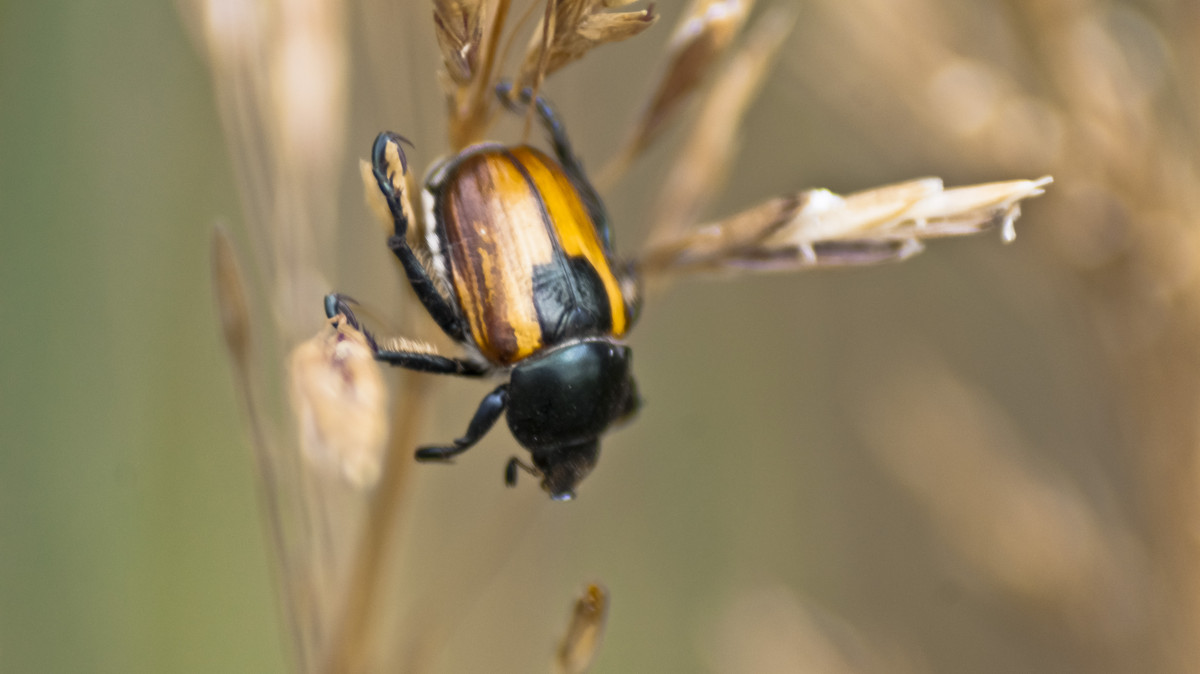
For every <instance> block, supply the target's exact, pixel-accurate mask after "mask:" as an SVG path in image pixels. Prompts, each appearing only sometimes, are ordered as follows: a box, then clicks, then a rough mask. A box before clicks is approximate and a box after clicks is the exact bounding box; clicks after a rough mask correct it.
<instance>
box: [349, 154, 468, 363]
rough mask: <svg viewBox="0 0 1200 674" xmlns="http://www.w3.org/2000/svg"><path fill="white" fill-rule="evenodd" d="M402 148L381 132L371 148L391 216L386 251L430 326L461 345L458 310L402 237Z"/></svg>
mask: <svg viewBox="0 0 1200 674" xmlns="http://www.w3.org/2000/svg"><path fill="white" fill-rule="evenodd" d="M404 145H409V146H411V145H412V144H411V143H409V142H408V140H407V139H405V138H404V137H403V136H401V135H399V134H396V133H392V132H391V131H384V132H383V133H381V134H379V136H377V137H376V138H375V145H374V146H373V147H372V148H371V173H372V175H373V176H374V177H375V183H376V184H377V185H378V186H379V191H380V192H381V193H382V194H383V198H384V200H385V201H386V202H387V207H388V211H390V212H391V214H392V229H393V232H392V236H391V237H390V238H388V248H390V249H391V251H392V254H394V255H395V256H396V258H397V259H399V260H400V264H401V265H402V266H403V267H404V273H405V275H406V276H408V283H409V285H411V286H412V289H413V292H414V293H416V295H417V299H419V300H420V301H421V304H422V305H424V307H425V310H426V311H428V312H429V315H430V316H431V317H433V320H434V322H436V323H437V324H438V327H440V328H441V329H442V332H445V333H446V334H447V335H449V336H450V338H451V339H453V340H454V341H457V342H461V341H463V339H465V337H466V328H465V326H464V324H463V320H462V318H461V316H460V315H459V312H458V309H457V308H456V307H455V306H454V304H453V303H452V302H451V301H450V300H448V299H447V298H446V297H445V296H443V295H442V293H441V292H439V291H438V289H437V286H436V284H434V282H433V279H432V278H430V276H429V270H428V269H426V268H425V265H423V264H421V260H420V259H418V258H417V256H416V254H415V253H413V250H412V248H411V247H409V245H408V239H407V238H406V237H407V235H408V225H409V213H411V212H412V207H411V205H410V203H409V199H408V192H407V187H408V159H407V158H406V157H405V156H404V147H403V146H404Z"/></svg>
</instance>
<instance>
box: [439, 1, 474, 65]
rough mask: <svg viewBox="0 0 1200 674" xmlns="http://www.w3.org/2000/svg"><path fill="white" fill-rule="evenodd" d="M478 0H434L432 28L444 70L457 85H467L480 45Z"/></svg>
mask: <svg viewBox="0 0 1200 674" xmlns="http://www.w3.org/2000/svg"><path fill="white" fill-rule="evenodd" d="M483 14H484V11H483V2H482V0H436V1H435V2H434V3H433V29H434V34H435V35H436V36H437V41H438V46H439V47H440V48H441V50H442V62H443V64H445V66H446V73H447V74H448V75H449V76H450V79H451V80H453V81H454V82H455V83H457V84H469V83H470V82H471V79H472V78H473V77H474V75H475V72H476V70H477V68H478V66H479V48H480V46H481V45H482V44H483Z"/></svg>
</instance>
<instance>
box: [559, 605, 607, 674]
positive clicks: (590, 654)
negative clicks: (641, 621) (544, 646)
mask: <svg viewBox="0 0 1200 674" xmlns="http://www.w3.org/2000/svg"><path fill="white" fill-rule="evenodd" d="M607 619H608V590H606V589H604V587H603V586H601V585H598V584H595V583H593V584H591V585H588V586H587V588H586V589H585V590H584V591H583V594H582V595H580V596H579V598H578V599H576V600H575V608H574V609H573V610H572V611H571V624H570V625H569V626H568V627H567V633H566V634H564V635H563V638H562V641H560V642H559V644H558V653H557V655H556V656H555V659H554V663H555V667H556V669H557V671H558V672H561V673H562V674H579V673H581V672H586V671H588V670H589V669H591V666H592V662H593V661H594V660H595V659H596V653H597V651H599V650H600V643H601V641H603V639H604V623H605V621H606V620H607Z"/></svg>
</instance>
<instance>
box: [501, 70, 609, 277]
mask: <svg viewBox="0 0 1200 674" xmlns="http://www.w3.org/2000/svg"><path fill="white" fill-rule="evenodd" d="M512 89H513V85H512V82H509V81H504V82H501V83H499V84H497V85H496V95H497V96H499V97H500V101H501V102H502V103H503V104H504V105H505V106H506V107H507V108H508V109H509V110H511V111H513V112H524V108H523V106H527V105H529V104H530V101H531V100H532V101H533V104H534V108H535V109H536V110H537V114H538V119H540V120H541V122H542V126H543V127H544V128H545V129H546V132H547V133H549V134H550V140H551V142H552V143H553V144H554V154H555V155H556V156H557V157H558V163H560V164H562V167H563V170H564V171H566V172H567V176H568V177H570V178H571V182H572V183H574V184H575V187H576V188H577V189H578V190H579V195H580V197H582V198H583V202H584V205H585V206H587V209H588V214H589V215H591V216H592V222H594V223H596V234H597V235H599V236H600V241H601V242H603V243H604V249H605V250H606V251H608V253H609V254H610V255H611V254H612V253H613V245H612V232H611V230H610V228H609V225H608V212H607V211H606V210H605V209H604V202H603V201H601V199H600V193H599V192H597V191H596V188H595V187H593V186H592V183H591V181H590V180H588V178H587V174H586V173H585V172H584V170H583V162H581V161H579V157H577V156H575V152H574V151H573V150H572V149H571V141H570V140H569V139H568V138H567V129H566V128H565V127H564V126H563V124H562V122H561V121H560V120H559V118H558V115H557V114H556V113H555V112H554V108H552V107H550V104H549V103H548V102H547V101H546V99H544V98H542V97H541V96H538V97H537V98H536V99H533V90H532V89H530V88H528V87H527V88H525V89H522V90H521V91H520V92H518V93H517V99H518V100H515V101H514V100H513V99H512V97H511V94H512ZM518 103H520V105H518Z"/></svg>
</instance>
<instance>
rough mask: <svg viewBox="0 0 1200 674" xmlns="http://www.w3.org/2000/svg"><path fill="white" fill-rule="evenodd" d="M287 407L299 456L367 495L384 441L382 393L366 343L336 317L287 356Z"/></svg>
mask: <svg viewBox="0 0 1200 674" xmlns="http://www.w3.org/2000/svg"><path fill="white" fill-rule="evenodd" d="M289 365H290V367H289V373H290V375H291V401H292V407H293V410H294V412H295V414H296V420H297V423H298V424H299V427H300V433H299V435H300V443H301V447H302V448H303V450H304V456H305V458H306V459H308V460H309V461H310V462H311V463H313V464H314V465H315V466H317V467H318V468H320V469H322V470H324V471H327V472H334V473H337V474H339V475H341V477H342V478H344V479H345V480H346V481H347V482H349V483H350V484H351V485H353V486H355V487H357V488H360V489H369V488H371V487H372V486H374V484H375V482H376V480H378V478H379V471H380V467H381V465H382V462H383V451H384V446H385V442H386V441H387V437H388V412H387V410H388V404H387V387H386V386H385V385H384V382H383V375H382V373H381V372H380V371H379V365H378V363H376V361H375V357H374V353H373V352H372V351H371V347H370V346H368V344H367V340H366V337H364V336H363V334H362V333H361V332H359V331H357V330H355V329H353V328H352V327H350V325H349V324H347V323H346V321H345V319H344V318H343V317H342V316H336V317H334V318H333V319H331V320H330V322H329V324H328V325H327V326H326V327H325V328H323V329H322V330H321V332H320V333H318V334H317V335H316V336H315V337H313V338H312V339H310V340H308V341H306V342H303V343H301V344H300V345H299V346H297V347H296V348H295V349H293V350H292V354H291V358H290V361H289Z"/></svg>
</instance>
